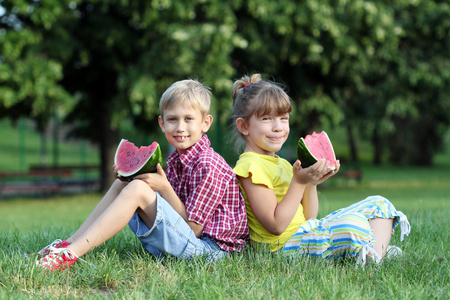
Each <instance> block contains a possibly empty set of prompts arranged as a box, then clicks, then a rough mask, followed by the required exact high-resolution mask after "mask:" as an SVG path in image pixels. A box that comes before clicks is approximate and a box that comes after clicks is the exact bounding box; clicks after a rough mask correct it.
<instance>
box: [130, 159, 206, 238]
mask: <svg viewBox="0 0 450 300" xmlns="http://www.w3.org/2000/svg"><path fill="white" fill-rule="evenodd" d="M156 170H157V173H146V174H141V175H139V176H136V177H135V178H136V179H140V180H143V181H145V182H146V183H147V184H148V185H149V186H150V188H151V189H153V190H154V191H157V192H159V194H160V195H161V197H163V198H164V200H166V201H167V203H169V204H170V206H172V208H173V209H174V210H175V211H176V212H177V213H178V214H179V215H180V216H181V217H182V218H183V219H184V220H185V221H186V223H187V224H188V225H189V227H191V229H192V230H193V231H194V233H195V236H196V237H200V236H201V234H202V232H203V226H202V225H199V224H197V223H195V222H192V221H189V220H188V215H187V212H186V206H185V205H184V203H183V202H181V200H180V198H179V197H178V195H177V194H176V193H175V191H174V189H173V188H172V186H171V185H170V182H169V181H168V180H167V177H166V174H165V173H164V170H163V168H162V167H161V165H160V164H158V165H157V166H156Z"/></svg>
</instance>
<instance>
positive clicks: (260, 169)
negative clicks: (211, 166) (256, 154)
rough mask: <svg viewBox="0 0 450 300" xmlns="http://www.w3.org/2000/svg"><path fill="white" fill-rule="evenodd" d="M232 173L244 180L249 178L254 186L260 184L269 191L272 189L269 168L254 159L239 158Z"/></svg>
mask: <svg viewBox="0 0 450 300" xmlns="http://www.w3.org/2000/svg"><path fill="white" fill-rule="evenodd" d="M233 171H234V172H235V173H236V175H238V176H241V177H244V178H247V177H250V176H251V178H252V182H253V183H254V184H262V185H265V186H267V187H268V188H269V189H272V190H273V189H274V185H273V180H272V177H273V176H271V175H270V168H269V167H267V166H266V165H265V164H264V163H263V162H261V161H259V160H257V159H255V158H252V157H245V158H244V157H242V158H240V159H239V161H238V162H237V164H236V166H235V167H234V169H233Z"/></svg>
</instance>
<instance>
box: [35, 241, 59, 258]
mask: <svg viewBox="0 0 450 300" xmlns="http://www.w3.org/2000/svg"><path fill="white" fill-rule="evenodd" d="M61 243H62V240H61V239H56V240H54V241H53V242H52V243H51V244H49V245H47V246H45V247H44V248H42V249H41V250H40V251H39V252H38V254H39V255H44V254H46V253H47V252H48V251H50V248H55V247H56V246H57V245H58V244H61Z"/></svg>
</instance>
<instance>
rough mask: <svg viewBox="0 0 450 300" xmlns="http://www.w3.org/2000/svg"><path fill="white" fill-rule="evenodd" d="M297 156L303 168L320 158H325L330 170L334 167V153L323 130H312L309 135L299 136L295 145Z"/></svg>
mask: <svg viewBox="0 0 450 300" xmlns="http://www.w3.org/2000/svg"><path fill="white" fill-rule="evenodd" d="M297 157H298V159H299V160H300V161H301V163H302V167H304V168H307V167H309V166H311V165H313V164H315V163H316V162H317V161H318V160H319V159H321V158H325V159H326V160H328V161H329V162H330V168H331V170H335V169H336V155H335V154H334V150H333V145H332V144H331V141H330V139H329V138H328V134H327V133H326V132H325V131H322V132H321V133H315V132H314V133H313V134H311V135H307V136H305V137H304V138H300V140H299V141H298V145H297Z"/></svg>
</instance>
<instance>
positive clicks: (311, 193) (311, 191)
mask: <svg viewBox="0 0 450 300" xmlns="http://www.w3.org/2000/svg"><path fill="white" fill-rule="evenodd" d="M302 206H303V214H304V215H305V219H306V220H309V219H315V218H317V214H318V212H319V197H318V195H317V185H316V184H311V183H310V184H308V185H307V186H306V189H305V193H304V194H303V199H302Z"/></svg>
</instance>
